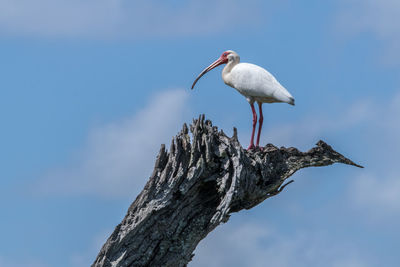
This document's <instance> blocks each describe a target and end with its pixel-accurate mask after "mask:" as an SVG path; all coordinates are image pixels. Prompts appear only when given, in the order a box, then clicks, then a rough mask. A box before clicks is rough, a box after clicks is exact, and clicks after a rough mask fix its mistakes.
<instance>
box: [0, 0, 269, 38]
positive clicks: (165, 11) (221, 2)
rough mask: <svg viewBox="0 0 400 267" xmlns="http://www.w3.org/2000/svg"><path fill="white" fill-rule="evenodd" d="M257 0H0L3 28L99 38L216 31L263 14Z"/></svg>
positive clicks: (2, 31) (4, 31)
mask: <svg viewBox="0 0 400 267" xmlns="http://www.w3.org/2000/svg"><path fill="white" fill-rule="evenodd" d="M259 6H260V1H258V0H250V1H246V2H242V1H239V0H233V1H228V0H217V1H212V0H205V1H194V0H191V1H178V2H176V1H174V3H171V2H165V1H157V0H146V1H145V0H133V1H128V0H86V1H80V0H37V1H30V0H0V34H3V35H4V34H7V35H17V36H20V35H28V36H29V35H30V36H44V37H82V38H100V39H110V38H111V39H112V38H128V39H142V38H149V37H150V38H151V37H176V36H186V35H204V34H214V33H220V32H224V31H229V30H232V29H235V28H237V27H238V26H240V25H253V24H254V22H255V21H257V20H259V19H261V18H262V17H261V15H260V12H259V11H258V10H259V8H258V7H259ZM232 18H234V19H232Z"/></svg>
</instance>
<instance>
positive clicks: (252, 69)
mask: <svg viewBox="0 0 400 267" xmlns="http://www.w3.org/2000/svg"><path fill="white" fill-rule="evenodd" d="M222 64H226V66H225V67H224V68H223V70H222V80H223V81H224V83H225V84H226V85H228V86H230V87H232V88H234V89H236V90H237V91H238V92H239V93H240V94H242V95H243V96H244V97H245V98H246V100H247V101H248V102H249V104H250V107H251V111H252V113H253V129H252V133H251V139H250V145H249V147H248V148H247V150H248V151H249V150H253V149H255V148H259V144H260V134H261V129H262V125H263V121H264V117H263V112H262V104H263V103H288V104H290V105H293V106H294V104H295V103H294V97H293V96H292V95H291V94H290V93H289V92H288V90H286V88H285V87H283V86H282V85H281V84H280V83H279V82H278V81H277V79H276V78H275V77H274V76H273V75H272V74H271V73H269V72H268V71H267V70H266V69H264V68H262V67H260V66H257V65H254V64H251V63H240V56H239V55H238V54H237V53H236V52H235V51H232V50H227V51H225V52H223V53H222V55H221V56H220V57H219V58H218V59H217V60H216V61H214V62H213V63H211V65H209V66H208V67H207V68H205V69H204V70H203V71H202V72H201V73H200V74H199V75H198V76H197V78H196V79H195V80H194V82H193V84H192V87H191V88H192V89H193V88H194V86H195V85H196V83H197V81H198V80H199V79H200V78H201V77H202V76H203V75H204V74H206V73H207V72H209V71H210V70H212V69H214V68H216V67H218V66H219V65H222ZM255 102H257V104H258V108H259V120H258V122H259V126H258V133H257V140H256V144H255V145H254V134H255V129H256V125H257V113H256V110H255V108H254V103H255Z"/></svg>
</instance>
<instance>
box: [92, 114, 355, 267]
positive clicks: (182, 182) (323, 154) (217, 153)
mask: <svg viewBox="0 0 400 267" xmlns="http://www.w3.org/2000/svg"><path fill="white" fill-rule="evenodd" d="M190 131H191V132H192V138H191V137H190V134H189V129H188V127H187V126H186V124H184V125H183V129H182V131H181V132H180V133H179V134H178V135H177V136H176V137H175V138H174V139H173V140H172V144H171V147H170V150H169V152H168V151H166V149H165V146H164V145H162V146H161V150H160V152H159V154H158V156H157V160H156V163H155V167H154V171H153V174H152V175H151V177H150V179H149V181H148V182H147V184H146V186H145V188H144V189H143V191H142V192H141V193H140V194H139V196H138V197H137V198H136V200H135V201H134V202H133V203H132V205H131V206H130V208H129V209H128V213H127V215H126V216H125V218H124V219H123V221H122V222H121V223H120V224H119V225H118V226H117V227H116V228H115V230H114V232H113V233H112V235H111V236H110V237H109V239H108V240H107V242H106V243H105V244H104V246H103V247H102V249H101V251H100V253H99V255H98V256H97V258H96V260H95V262H94V263H93V265H92V266H94V267H100V266H102V267H106V266H107V267H108V266H174V267H175V266H186V265H187V264H188V262H189V261H190V260H191V259H192V257H193V251H194V250H195V248H196V246H197V244H198V243H199V242H200V240H202V239H203V238H205V237H206V236H207V234H208V233H210V232H211V231H212V230H213V229H214V228H215V227H217V226H218V225H219V224H221V223H224V222H226V221H228V219H229V214H230V213H232V212H238V211H240V210H242V209H250V208H252V207H254V206H256V205H258V204H259V203H261V202H262V201H264V200H265V199H267V198H269V197H271V196H274V195H276V194H278V193H280V192H281V191H282V189H283V188H284V187H285V186H286V185H287V184H288V183H287V184H285V185H283V183H284V182H285V180H286V179H288V178H289V177H290V176H291V175H293V174H294V173H295V172H296V171H297V170H299V169H301V168H306V167H315V166H327V165H331V164H333V163H344V164H349V165H353V166H357V167H361V166H360V165H357V164H355V163H354V162H353V161H351V160H349V159H347V158H345V157H344V156H342V155H341V154H339V153H338V152H336V151H334V150H333V149H332V148H331V147H330V146H329V145H327V144H326V143H324V142H323V141H319V142H318V143H317V146H316V147H314V148H312V149H311V150H309V151H308V152H300V151H299V150H297V149H296V148H293V147H291V148H284V147H282V148H277V147H275V146H273V145H271V144H268V145H267V146H266V147H265V148H264V149H263V150H262V151H261V150H256V151H250V152H249V151H246V150H245V149H243V148H242V146H241V145H240V143H239V141H238V139H237V132H236V129H234V135H233V137H231V138H229V137H228V136H226V135H225V134H224V133H223V131H222V130H221V131H218V129H217V127H214V126H212V123H211V121H209V120H206V121H205V120H204V115H203V116H200V118H199V119H197V120H194V121H193V124H192V125H191V126H190ZM290 182H292V181H290ZM290 182H289V183H290Z"/></svg>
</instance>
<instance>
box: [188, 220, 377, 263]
mask: <svg viewBox="0 0 400 267" xmlns="http://www.w3.org/2000/svg"><path fill="white" fill-rule="evenodd" d="M189 266H190V267H197V266H210V267H217V266H232V267H236V266H237V267H241V266H252V267H264V266H279V267H290V266H298V267H302V266H326V267H339V266H341V267H363V266H369V265H368V264H367V263H366V259H365V257H364V258H361V257H360V256H359V255H358V252H357V251H356V249H355V248H352V247H349V246H347V245H346V244H343V243H335V242H334V240H332V238H329V236H328V237H327V236H325V235H323V234H320V233H315V232H298V233H296V234H294V235H293V236H288V235H287V234H286V233H282V232H278V231H276V230H274V229H271V226H269V225H265V224H260V223H254V222H253V223H241V224H234V223H231V222H230V223H229V224H228V225H222V226H219V227H218V228H217V229H216V230H214V231H213V232H212V233H210V235H209V237H207V239H205V240H203V241H202V242H201V243H200V244H199V246H198V247H197V249H196V251H195V257H194V259H193V261H192V262H191V263H189Z"/></svg>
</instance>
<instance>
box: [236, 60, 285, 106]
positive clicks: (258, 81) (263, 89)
mask: <svg viewBox="0 0 400 267" xmlns="http://www.w3.org/2000/svg"><path fill="white" fill-rule="evenodd" d="M230 74H231V77H230V78H231V81H232V85H233V87H234V88H236V89H237V90H238V91H239V92H240V93H241V94H243V95H248V96H253V97H261V98H270V99H275V100H277V101H283V102H286V100H287V98H290V97H292V96H291V95H290V93H289V92H288V91H287V90H286V89H285V88H284V87H283V86H282V85H281V84H280V83H279V82H278V81H277V80H276V79H275V77H274V76H273V75H272V74H271V73H269V72H268V71H267V70H266V69H263V68H261V67H259V66H257V65H254V64H250V63H239V64H237V65H236V66H235V67H233V69H232V70H231V73H230Z"/></svg>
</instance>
